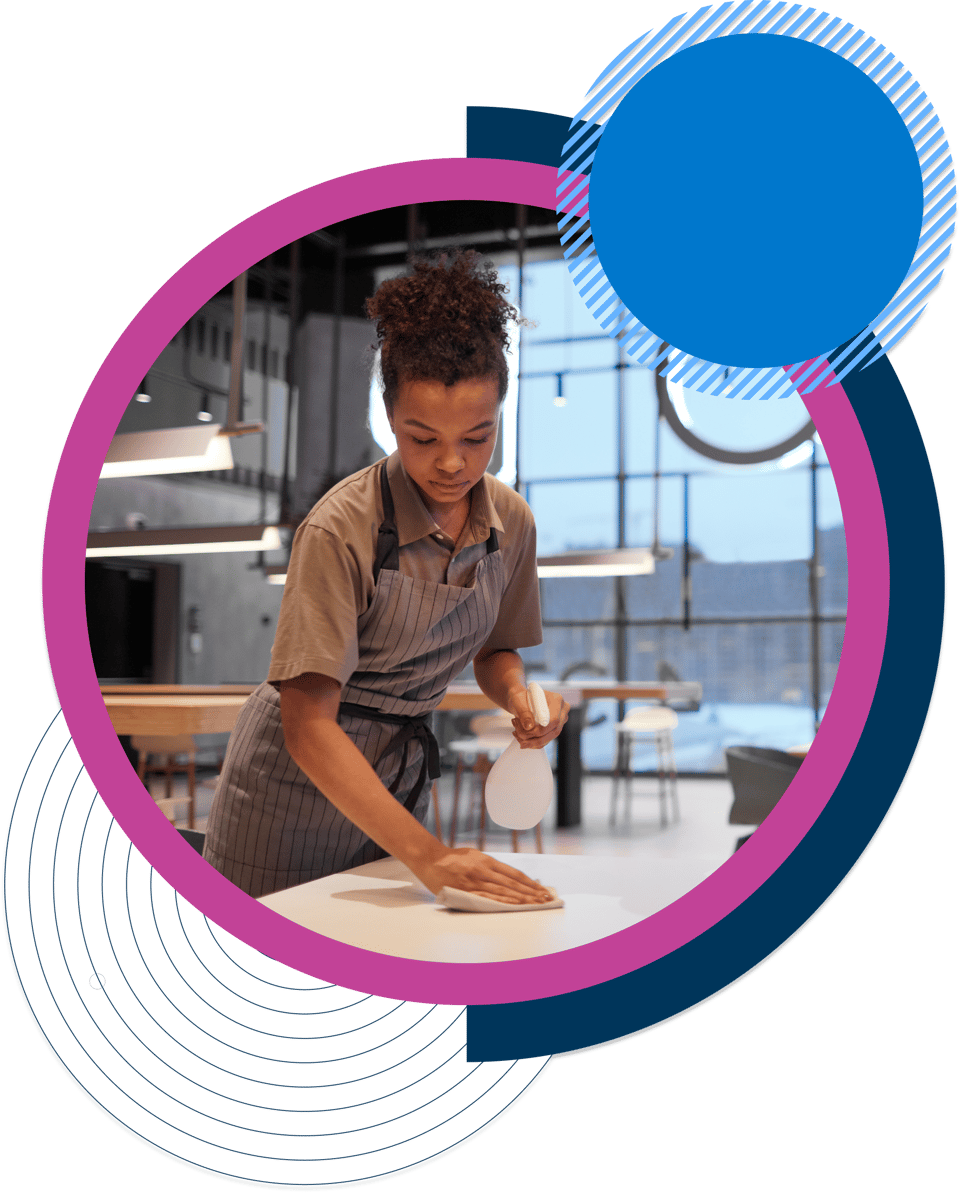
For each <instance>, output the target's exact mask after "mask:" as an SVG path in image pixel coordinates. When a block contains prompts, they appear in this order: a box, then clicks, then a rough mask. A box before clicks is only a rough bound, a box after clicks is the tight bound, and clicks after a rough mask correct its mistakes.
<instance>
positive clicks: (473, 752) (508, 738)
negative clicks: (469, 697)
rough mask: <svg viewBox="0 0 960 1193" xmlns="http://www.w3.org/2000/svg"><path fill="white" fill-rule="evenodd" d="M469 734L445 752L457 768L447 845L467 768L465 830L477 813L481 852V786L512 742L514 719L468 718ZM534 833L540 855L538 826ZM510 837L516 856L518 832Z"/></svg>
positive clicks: (505, 714) (483, 813) (488, 715)
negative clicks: (467, 788)
mask: <svg viewBox="0 0 960 1193" xmlns="http://www.w3.org/2000/svg"><path fill="white" fill-rule="evenodd" d="M470 732H471V733H473V734H474V735H475V736H474V737H464V738H459V739H458V740H456V741H452V742H449V743H448V744H447V749H448V750H450V751H451V752H452V753H454V754H456V756H457V769H456V772H455V774H454V780H453V813H452V815H451V817H450V837H449V840H448V842H447V843H448V844H449V846H450V848H451V849H452V848H453V847H454V845H455V844H456V840H457V819H458V816H459V809H460V789H461V786H462V783H463V775H464V772H465V771H466V769H467V767H468V766H469V767H470V796H469V805H468V814H469V818H470V819H469V829H468V831H469V830H470V829H472V828H473V818H474V815H475V814H476V815H477V816H478V819H479V831H478V833H477V848H478V849H483V847H484V843H485V841H486V831H487V805H486V802H485V801H484V797H483V796H484V787H485V785H486V781H487V775H488V774H489V773H490V771H491V770H492V768H493V764H494V762H496V760H497V759H498V758H499V757H500V755H501V754H502V753H503V751H504V750H505V749H506V748H507V746H509V745H510V743H511V742H512V741H513V740H514V737H513V718H512V717H511V716H510V714H509V713H508V712H499V713H484V714H483V715H481V716H478V717H473V718H472V719H471V721H470ZM435 814H436V816H437V824H438V825H439V823H440V817H439V811H436V812H435ZM534 833H535V835H536V842H537V853H543V835H542V833H541V830H540V825H539V824H537V825H536V827H535V829H534ZM438 836H439V833H438ZM510 836H511V841H512V844H513V852H514V853H517V852H518V851H519V836H518V832H517V830H516V829H511V832H510Z"/></svg>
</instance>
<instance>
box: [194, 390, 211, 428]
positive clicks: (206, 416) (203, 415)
mask: <svg viewBox="0 0 960 1193" xmlns="http://www.w3.org/2000/svg"><path fill="white" fill-rule="evenodd" d="M197 419H198V420H199V421H200V422H202V423H209V422H213V415H212V414H211V413H210V395H209V394H208V393H207V391H206V390H204V391H203V398H202V399H201V401H200V409H199V410H198V411H197Z"/></svg>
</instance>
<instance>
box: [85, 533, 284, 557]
mask: <svg viewBox="0 0 960 1193" xmlns="http://www.w3.org/2000/svg"><path fill="white" fill-rule="evenodd" d="M282 546H283V543H282V542H281V539H280V531H279V529H278V528H277V527H276V526H166V527H159V528H155V529H151V530H95V531H91V532H90V534H88V535H87V558H88V559H105V558H110V557H114V556H118V555H206V554H212V553H214V552H221V551H277V550H279V549H280V547H282Z"/></svg>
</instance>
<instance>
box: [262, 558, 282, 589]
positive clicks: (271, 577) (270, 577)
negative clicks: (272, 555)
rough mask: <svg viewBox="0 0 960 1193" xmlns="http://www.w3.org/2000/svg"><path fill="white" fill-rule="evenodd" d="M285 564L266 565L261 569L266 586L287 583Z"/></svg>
mask: <svg viewBox="0 0 960 1193" xmlns="http://www.w3.org/2000/svg"><path fill="white" fill-rule="evenodd" d="M287 566H288V565H287V564H285V563H278V564H267V565H266V567H265V568H264V569H263V575H264V578H265V579H266V581H267V583H268V584H281V585H282V584H286V582H287Z"/></svg>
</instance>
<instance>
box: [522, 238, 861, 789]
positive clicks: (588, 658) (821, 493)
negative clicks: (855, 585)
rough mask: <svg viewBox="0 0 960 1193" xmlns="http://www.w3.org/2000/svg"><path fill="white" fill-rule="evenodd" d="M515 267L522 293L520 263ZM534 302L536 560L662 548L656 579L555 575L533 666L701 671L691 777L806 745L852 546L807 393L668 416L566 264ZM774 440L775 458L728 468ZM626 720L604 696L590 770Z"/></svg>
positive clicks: (531, 389) (527, 280)
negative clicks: (729, 760) (749, 748)
mask: <svg viewBox="0 0 960 1193" xmlns="http://www.w3.org/2000/svg"><path fill="white" fill-rule="evenodd" d="M501 272H502V274H503V276H504V279H505V280H509V281H511V283H512V286H513V291H514V294H515V295H516V294H517V292H518V291H517V271H516V269H513V270H511V269H510V268H504V269H503V270H502V271H501ZM521 297H522V306H523V312H524V315H525V316H526V317H527V318H528V319H531V320H533V321H535V324H536V326H534V327H530V328H527V329H525V330H524V332H523V334H522V337H521V347H520V366H519V367H520V378H519V419H518V427H519V436H518V444H517V469H518V474H519V478H520V479H519V484H520V489H521V491H522V492H523V494H524V496H525V497H526V499H527V500H528V501H529V503H530V505H531V507H532V509H533V511H534V514H535V516H536V520H537V532H538V542H539V550H540V554H542V555H548V554H549V555H555V554H558V553H560V552H563V551H566V550H576V549H589V548H604V547H618V546H620V547H649V546H652V545H655V544H656V545H659V546H661V547H662V548H664V550H663V551H661V552H660V554H661V555H663V556H664V558H662V559H659V560H658V562H657V563H656V570H655V572H654V573H653V574H652V575H649V576H634V577H629V578H613V579H550V580H544V581H543V582H542V586H541V592H542V601H543V615H544V643H543V645H542V646H540V647H537V648H536V649H534V650H529V651H526V652H525V655H526V661H527V665H528V667H529V668H530V670H531V673H532V674H534V675H537V674H539V675H541V676H547V677H550V678H556V679H560V678H563V677H564V676H573V675H578V676H582V675H603V676H606V677H608V678H611V679H613V678H616V679H621V680H627V679H656V678H658V677H659V676H662V675H663V674H665V673H666V669H669V670H670V672H671V673H673V674H676V675H679V676H680V677H681V678H683V679H691V680H699V681H700V682H701V683H702V684H703V701H702V703H701V706H700V708H699V710H695V711H687V712H683V713H681V715H680V727H679V730H678V732H677V733H676V735H675V738H676V745H677V757H678V764H679V766H680V767H681V769H683V770H688V771H712V770H721V769H723V768H724V758H723V750H724V748H725V747H727V746H730V745H744V744H756V745H769V746H777V747H780V748H785V747H789V746H791V745H797V744H801V743H803V742H806V741H809V739H810V738H811V736H812V735H813V733H814V732H815V728H816V725H817V724H818V723H819V719H820V717H821V716H822V713H823V709H824V707H825V705H826V702H827V699H828V697H829V695H830V690H831V687H832V684H833V679H834V676H835V674H836V669H837V663H838V662H839V657H840V648H841V646H842V642H843V626H844V622H845V615H846V552H845V546H844V537H843V526H842V522H841V517H840V507H839V502H838V500H837V494H836V488H835V486H834V484H833V476H832V473H831V471H830V464H829V461H828V460H827V458H826V455H825V453H824V451H823V448H822V447H821V446H820V444H819V442H818V441H817V440H816V438H815V437H814V438H812V439H811V438H809V437H807V438H803V437H802V436H803V434H804V433H805V429H806V432H807V433H808V432H809V427H808V425H807V424H808V418H807V413H806V410H805V408H804V407H803V404H802V402H801V401H800V399H799V398H798V397H796V396H795V395H794V396H790V397H786V398H777V397H771V398H769V399H767V400H765V401H761V400H757V399H753V400H751V401H749V402H742V401H740V399H739V398H738V397H736V396H733V397H727V396H725V395H724V394H723V393H721V394H720V395H716V396H707V395H702V394H696V393H692V392H688V391H685V390H683V389H681V388H679V387H676V386H673V385H670V386H668V387H667V399H668V400H669V402H670V406H671V411H670V419H669V420H668V419H667V418H665V417H663V407H662V405H661V397H660V396H658V394H657V389H656V384H655V379H654V376H653V374H652V373H651V372H650V371H648V370H646V369H643V368H640V367H639V366H637V365H636V364H634V363H633V362H632V361H631V360H630V359H629V358H628V357H626V356H625V355H624V354H623V353H622V351H621V350H620V348H619V346H618V345H617V344H616V343H615V342H614V341H612V340H610V339H609V338H608V337H607V336H605V335H604V334H603V332H602V330H601V329H600V328H599V327H598V325H597V324H596V323H595V322H594V320H593V318H592V317H591V315H590V313H589V312H588V311H587V310H586V308H585V306H584V304H583V302H582V300H581V299H580V297H579V295H578V294H577V293H576V291H575V289H574V287H573V284H572V282H571V280H570V278H569V275H568V273H567V269H566V266H565V264H564V262H562V261H559V260H548V261H534V262H531V263H529V264H527V265H526V266H525V268H524V270H523V284H522V292H521ZM661 396H662V395H661ZM798 436H800V439H799V441H796V440H797V437H798ZM791 440H793V442H791ZM704 444H706V445H707V448H715V449H718V450H716V451H709V450H708V451H706V452H705V451H704V450H703V445H704ZM773 445H782V448H783V449H782V450H780V451H778V452H776V453H773V455H772V458H769V459H766V460H764V461H763V462H761V463H754V464H743V463H731V462H729V455H730V454H731V453H742V452H755V451H758V450H761V449H766V448H769V447H771V446H773ZM725 456H726V457H728V458H724V457H725ZM621 713H622V709H621V708H618V706H617V705H616V703H614V702H612V701H611V702H597V703H596V704H595V705H591V708H590V710H589V713H588V718H587V719H588V722H599V723H596V724H594V725H593V726H592V727H591V728H588V730H587V731H586V733H585V735H584V761H585V762H586V764H587V765H588V766H590V767H593V768H595V769H608V768H609V767H610V765H611V760H612V758H613V750H614V734H613V726H614V725H615V723H616V720H617V719H618V717H619V716H620V715H621ZM639 762H640V764H641V765H642V763H643V759H639Z"/></svg>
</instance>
